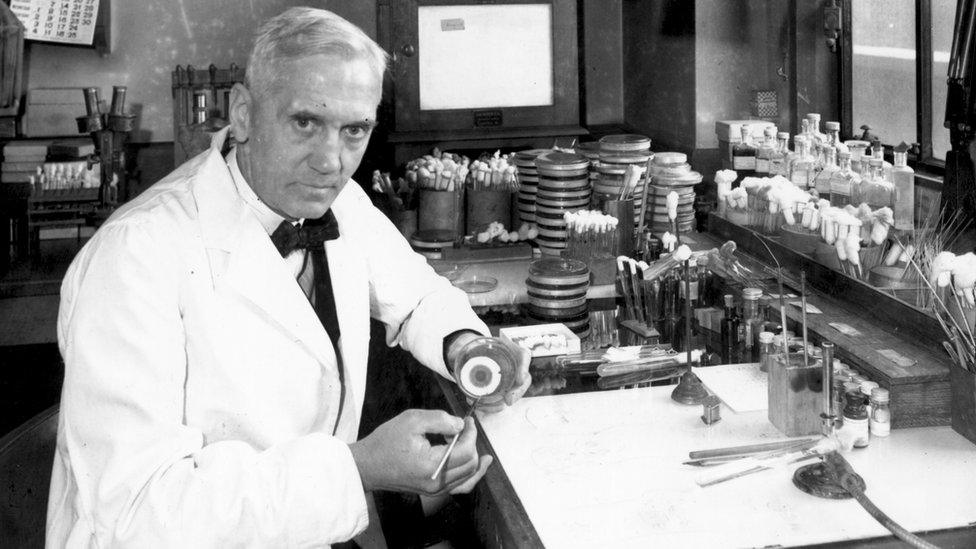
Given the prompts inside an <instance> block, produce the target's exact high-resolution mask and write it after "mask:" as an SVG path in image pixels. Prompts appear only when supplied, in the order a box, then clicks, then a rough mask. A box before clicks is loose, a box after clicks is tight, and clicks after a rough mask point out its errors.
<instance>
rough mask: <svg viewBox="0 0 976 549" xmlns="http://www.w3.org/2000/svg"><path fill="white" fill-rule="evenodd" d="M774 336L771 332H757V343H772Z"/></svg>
mask: <svg viewBox="0 0 976 549" xmlns="http://www.w3.org/2000/svg"><path fill="white" fill-rule="evenodd" d="M774 337H776V334H774V333H773V332H759V343H772V342H773V338H774Z"/></svg>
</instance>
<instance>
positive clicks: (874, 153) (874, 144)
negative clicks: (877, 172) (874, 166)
mask: <svg viewBox="0 0 976 549" xmlns="http://www.w3.org/2000/svg"><path fill="white" fill-rule="evenodd" d="M871 158H877V159H879V160H881V166H882V169H883V170H884V177H885V179H887V180H888V181H891V170H892V168H893V166H892V165H891V162H888V161H887V160H885V159H884V145H882V144H881V140H880V139H878V138H877V137H875V138H874V139H873V140H872V141H871ZM869 160H870V159H869ZM868 166H869V167H870V162H869V163H868Z"/></svg>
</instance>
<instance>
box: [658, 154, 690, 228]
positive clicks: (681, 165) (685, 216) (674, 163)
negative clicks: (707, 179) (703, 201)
mask: <svg viewBox="0 0 976 549" xmlns="http://www.w3.org/2000/svg"><path fill="white" fill-rule="evenodd" d="M650 177H651V185H650V187H649V189H648V193H647V200H648V208H647V214H646V218H647V224H648V226H649V227H650V229H651V231H652V232H654V233H657V234H661V233H664V232H665V231H668V230H670V229H671V225H670V220H669V218H668V204H667V200H668V194H670V193H671V191H674V192H676V193H678V212H677V213H678V217H677V220H676V221H677V224H678V230H679V231H681V232H688V231H691V230H692V229H693V228H694V226H695V185H697V184H699V183H701V181H702V176H701V174H700V173H698V172H696V171H693V170H692V169H691V165H689V164H688V156H687V155H686V154H684V153H679V152H660V153H657V154H656V155H654V160H653V161H652V162H651V168H650Z"/></svg>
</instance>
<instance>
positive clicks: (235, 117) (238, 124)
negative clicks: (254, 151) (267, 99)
mask: <svg viewBox="0 0 976 549" xmlns="http://www.w3.org/2000/svg"><path fill="white" fill-rule="evenodd" d="M253 101H254V96H253V95H252V94H251V90H249V89H247V86H245V85H244V84H242V83H240V82H238V83H236V84H234V87H233V88H231V90H230V128H231V133H232V134H233V135H234V140H235V141H237V142H238V143H246V142H247V140H248V138H249V137H250V132H251V110H252V109H253V108H254V103H253Z"/></svg>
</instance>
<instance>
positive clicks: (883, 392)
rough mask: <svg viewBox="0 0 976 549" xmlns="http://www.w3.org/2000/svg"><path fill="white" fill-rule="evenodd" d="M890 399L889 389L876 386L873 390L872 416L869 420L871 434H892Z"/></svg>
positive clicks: (884, 435) (876, 435)
mask: <svg viewBox="0 0 976 549" xmlns="http://www.w3.org/2000/svg"><path fill="white" fill-rule="evenodd" d="M888 400H889V394H888V390H887V389H882V388H881V387H876V388H875V389H873V390H872V391H871V417H870V419H869V420H868V425H869V427H870V430H871V436H875V437H886V436H888V435H889V434H891V408H889V406H888Z"/></svg>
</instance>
